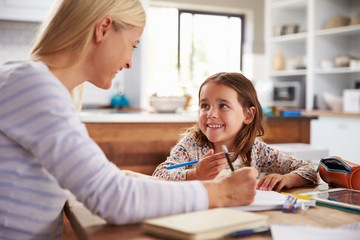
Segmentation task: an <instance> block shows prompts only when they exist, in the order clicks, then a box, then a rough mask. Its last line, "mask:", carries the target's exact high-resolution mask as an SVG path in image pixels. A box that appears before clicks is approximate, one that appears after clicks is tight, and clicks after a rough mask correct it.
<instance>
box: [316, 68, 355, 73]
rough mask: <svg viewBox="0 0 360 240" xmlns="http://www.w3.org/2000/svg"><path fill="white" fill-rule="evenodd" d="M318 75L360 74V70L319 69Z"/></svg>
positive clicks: (317, 70)
mask: <svg viewBox="0 0 360 240" xmlns="http://www.w3.org/2000/svg"><path fill="white" fill-rule="evenodd" d="M315 73H317V74H342V73H360V68H350V67H342V68H318V69H316V72H315Z"/></svg>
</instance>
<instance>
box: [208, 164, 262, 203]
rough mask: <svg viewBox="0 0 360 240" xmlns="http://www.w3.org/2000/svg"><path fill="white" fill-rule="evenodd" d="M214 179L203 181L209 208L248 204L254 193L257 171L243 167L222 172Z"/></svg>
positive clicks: (251, 200) (252, 199)
mask: <svg viewBox="0 0 360 240" xmlns="http://www.w3.org/2000/svg"><path fill="white" fill-rule="evenodd" d="M224 173H225V174H221V177H219V178H218V177H217V178H216V179H215V180H211V181H203V182H202V183H203V184H204V186H205V188H206V189H207V191H208V196H209V208H214V207H231V206H242V205H249V204H251V203H252V202H253V201H254V198H255V194H256V190H255V188H256V181H257V180H256V177H257V176H258V171H257V170H256V169H255V168H253V167H244V168H241V169H239V170H236V171H234V172H224Z"/></svg>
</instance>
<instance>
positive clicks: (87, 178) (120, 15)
mask: <svg viewBox="0 0 360 240" xmlns="http://www.w3.org/2000/svg"><path fill="white" fill-rule="evenodd" d="M56 6H57V7H55V8H54V10H53V14H51V15H50V17H49V19H48V20H46V21H44V23H43V26H42V28H41V31H40V32H39V35H38V37H37V39H36V41H35V44H34V48H33V50H32V52H31V60H29V61H17V62H8V63H5V64H4V65H2V66H0V238H1V239H59V238H61V233H62V225H63V224H62V208H63V206H64V203H65V201H66V199H67V198H68V197H69V194H70V192H71V193H73V194H74V195H75V196H76V198H77V199H78V200H79V201H81V202H83V203H84V205H85V206H86V207H87V208H89V209H90V210H91V211H92V212H93V213H95V214H98V215H99V216H101V217H102V218H104V219H105V220H107V221H108V222H109V223H112V224H128V223H135V222H140V221H141V220H143V219H146V218H153V217H158V216H164V215H170V214H176V213H182V212H189V211H196V210H201V209H207V208H214V207H222V206H234V205H244V204H250V203H251V202H252V201H253V198H254V196H255V185H256V179H255V177H256V175H257V172H256V170H254V169H251V168H247V169H245V170H242V171H239V172H235V173H233V174H231V175H229V176H223V177H221V178H218V179H216V180H214V181H206V182H200V181H189V182H182V183H173V182H166V181H155V180H149V179H148V178H147V179H145V178H134V177H131V176H127V175H126V174H125V172H124V171H120V170H119V169H118V168H117V167H116V166H115V165H114V164H112V163H111V162H109V161H108V160H107V159H106V156H105V155H104V154H103V152H102V151H101V149H100V148H99V147H98V146H97V145H96V144H95V143H94V142H93V141H92V140H91V139H90V137H89V136H88V133H87V131H86V128H85V126H84V124H82V123H81V122H80V120H79V118H78V117H77V112H76V109H75V107H74V104H73V102H72V99H71V96H70V93H69V92H70V91H71V90H73V89H74V88H76V87H77V86H80V85H81V84H82V83H84V82H85V81H88V82H91V83H92V84H94V85H96V86H98V87H100V88H104V89H106V88H109V87H110V86H111V81H112V79H113V77H114V76H115V74H116V72H117V71H121V70H123V69H126V68H130V67H131V65H132V62H131V60H132V52H133V49H134V48H135V47H136V45H137V44H138V43H139V41H140V36H141V34H142V31H143V28H144V25H145V13H144V10H143V8H142V6H141V3H140V2H139V1H138V0H63V1H61V2H59V3H58V4H57V5H56ZM133 174H134V173H133ZM135 175H136V174H135Z"/></svg>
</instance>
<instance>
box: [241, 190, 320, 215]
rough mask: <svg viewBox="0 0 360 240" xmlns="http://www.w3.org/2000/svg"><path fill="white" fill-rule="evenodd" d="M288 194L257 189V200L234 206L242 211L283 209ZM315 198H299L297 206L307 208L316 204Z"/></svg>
mask: <svg viewBox="0 0 360 240" xmlns="http://www.w3.org/2000/svg"><path fill="white" fill-rule="evenodd" d="M286 198H287V195H285V194H281V193H279V192H275V191H260V190H256V195H255V200H254V202H253V203H252V204H250V205H248V206H239V207H234V208H235V209H238V210H242V211H265V210H274V209H282V207H283V205H284V203H285V201H286ZM315 204H316V201H315V200H311V201H310V200H305V199H300V198H298V199H297V202H296V208H302V207H304V208H307V207H313V206H315Z"/></svg>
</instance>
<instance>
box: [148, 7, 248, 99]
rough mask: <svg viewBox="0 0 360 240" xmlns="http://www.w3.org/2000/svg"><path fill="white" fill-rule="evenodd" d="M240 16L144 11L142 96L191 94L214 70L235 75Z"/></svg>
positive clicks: (239, 47) (238, 62)
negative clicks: (145, 76)
mask: <svg viewBox="0 0 360 240" xmlns="http://www.w3.org/2000/svg"><path fill="white" fill-rule="evenodd" d="M243 29H244V15H234V14H222V13H209V12H198V11H187V10H178V9H175V8H158V7H150V8H149V11H148V24H147V33H148V42H149V46H148V49H149V52H148V61H147V62H148V81H147V94H148V95H151V94H154V93H156V94H158V95H163V96H165V95H183V94H190V95H192V96H193V97H196V96H197V92H198V89H199V87H200V85H201V83H202V82H203V81H204V80H205V78H207V77H208V76H209V75H210V74H213V73H216V72H220V71H237V72H239V71H241V68H242V61H241V60H242V43H243V32H244V31H243Z"/></svg>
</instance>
